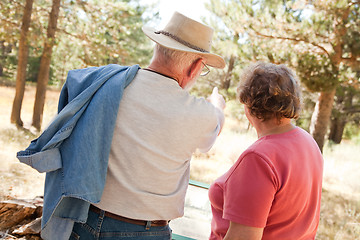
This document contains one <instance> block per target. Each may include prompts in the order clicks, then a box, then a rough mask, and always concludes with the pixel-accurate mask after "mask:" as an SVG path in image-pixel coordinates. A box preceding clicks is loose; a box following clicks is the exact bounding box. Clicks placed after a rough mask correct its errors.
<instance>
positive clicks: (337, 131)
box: [329, 115, 346, 144]
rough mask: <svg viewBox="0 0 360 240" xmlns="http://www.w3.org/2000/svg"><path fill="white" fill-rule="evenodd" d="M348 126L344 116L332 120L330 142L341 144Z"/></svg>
mask: <svg viewBox="0 0 360 240" xmlns="http://www.w3.org/2000/svg"><path fill="white" fill-rule="evenodd" d="M345 125H346V117H344V116H343V115H340V116H336V117H335V118H333V119H332V120H331V125H330V133H329V140H331V141H333V142H334V143H336V144H339V143H341V140H342V136H343V133H344V129H345Z"/></svg>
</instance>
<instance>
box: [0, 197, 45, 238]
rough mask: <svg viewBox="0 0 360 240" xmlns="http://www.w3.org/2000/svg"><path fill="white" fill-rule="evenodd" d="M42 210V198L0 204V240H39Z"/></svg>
mask: <svg viewBox="0 0 360 240" xmlns="http://www.w3.org/2000/svg"><path fill="white" fill-rule="evenodd" d="M42 208H43V198H42V197H37V198H35V199H30V200H27V199H11V200H7V201H2V202H0V239H6V240H10V239H18V240H20V239H21V240H25V239H26V240H39V239H41V238H40V230H41V215H42Z"/></svg>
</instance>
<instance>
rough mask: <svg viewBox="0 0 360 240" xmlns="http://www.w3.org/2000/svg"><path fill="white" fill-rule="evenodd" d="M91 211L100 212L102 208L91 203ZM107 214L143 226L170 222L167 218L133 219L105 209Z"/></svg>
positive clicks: (162, 225)
mask: <svg viewBox="0 0 360 240" xmlns="http://www.w3.org/2000/svg"><path fill="white" fill-rule="evenodd" d="M90 211H92V212H94V213H97V214H100V212H101V211H102V210H101V209H100V208H98V207H95V206H94V205H90ZM105 216H107V217H109V218H112V219H116V220H119V221H123V222H127V223H132V224H136V225H142V226H148V225H149V223H150V224H151V226H153V227H164V226H166V225H168V224H169V221H166V220H156V221H146V220H137V219H131V218H127V217H123V216H119V215H116V214H113V213H111V212H106V211H105Z"/></svg>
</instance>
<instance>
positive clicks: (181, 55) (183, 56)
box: [153, 44, 200, 66]
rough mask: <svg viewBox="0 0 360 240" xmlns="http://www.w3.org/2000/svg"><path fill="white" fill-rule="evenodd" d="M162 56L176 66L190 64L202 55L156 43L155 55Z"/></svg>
mask: <svg viewBox="0 0 360 240" xmlns="http://www.w3.org/2000/svg"><path fill="white" fill-rule="evenodd" d="M160 56H161V58H163V60H164V61H165V62H166V63H168V64H173V65H174V66H179V65H180V66H183V65H186V66H188V65H190V64H191V63H193V62H194V61H195V60H196V59H197V58H199V57H200V56H199V55H198V54H195V53H190V52H183V51H178V50H174V49H170V48H166V47H163V46H161V45H159V44H156V45H155V49H154V56H153V57H154V58H155V57H160Z"/></svg>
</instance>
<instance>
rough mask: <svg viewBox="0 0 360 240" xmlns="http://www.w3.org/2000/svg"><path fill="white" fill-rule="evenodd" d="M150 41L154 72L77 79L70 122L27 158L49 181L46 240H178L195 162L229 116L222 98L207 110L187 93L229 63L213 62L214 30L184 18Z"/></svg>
mask: <svg viewBox="0 0 360 240" xmlns="http://www.w3.org/2000/svg"><path fill="white" fill-rule="evenodd" d="M143 31H144V33H145V34H146V35H147V36H148V37H149V38H150V39H152V40H153V41H155V42H156V46H155V49H154V56H153V59H152V61H151V63H150V65H149V66H148V67H147V68H144V69H139V67H138V66H132V67H121V66H118V65H108V66H104V67H100V68H89V69H85V70H74V71H70V72H69V75H68V79H67V83H66V84H65V86H64V88H63V90H62V93H61V96H60V101H59V116H58V118H60V119H64V118H65V119H67V120H66V121H65V120H57V119H55V121H54V122H53V123H52V125H50V127H49V129H47V130H45V132H44V133H43V135H42V136H40V138H39V139H37V140H36V141H33V143H32V145H31V146H30V147H29V148H28V149H27V150H26V151H23V152H19V153H18V157H19V159H20V160H21V161H22V162H24V163H27V164H29V165H32V166H33V167H35V168H37V169H38V170H39V171H40V170H41V171H46V172H48V174H47V179H46V187H45V199H44V213H43V222H42V229H43V230H42V237H43V238H44V239H68V238H69V237H70V239H86V240H90V239H103V237H104V239H105V238H106V239H123V238H124V239H125V238H126V239H171V229H170V228H169V225H168V222H169V221H170V220H172V219H175V218H178V217H181V216H182V215H183V212H184V199H185V193H186V190H187V186H188V181H189V167H190V159H191V155H192V153H193V152H194V151H195V150H196V149H200V151H203V152H206V151H208V150H209V149H210V148H211V146H212V145H213V143H214V141H215V139H216V137H217V135H218V134H219V133H220V131H221V129H222V126H223V122H224V115H223V109H224V107H225V101H224V99H223V97H222V96H221V95H219V94H218V93H217V89H215V90H214V91H213V94H212V95H211V97H210V98H208V100H205V99H204V98H196V97H194V96H191V95H190V94H189V93H188V92H187V91H186V90H187V89H189V88H190V87H191V86H192V84H193V83H195V81H196V79H197V78H198V77H199V76H200V75H205V74H207V73H208V71H209V69H208V67H207V65H209V66H212V67H216V68H223V67H224V66H225V63H224V60H223V59H222V58H221V57H220V56H217V55H215V54H212V53H210V52H209V51H210V48H211V38H212V33H213V30H212V29H211V28H210V27H208V26H205V25H203V24H201V23H199V22H196V21H194V20H192V19H190V18H187V17H185V16H184V15H182V14H180V13H178V12H175V13H174V15H173V17H172V18H171V20H170V22H169V23H168V24H167V26H166V27H165V28H164V29H163V30H161V31H157V30H155V29H152V28H149V27H143ZM125 87H126V88H125ZM120 99H121V101H120ZM74 109H76V110H74ZM78 115H79V116H78ZM74 119H75V120H74ZM75 123H76V124H75ZM53 128H56V129H57V130H56V131H57V132H56V131H53V132H52V130H51V129H53ZM69 129H71V132H68V131H69ZM50 132H51V134H50ZM55 132H56V133H55ZM45 138H46V139H47V140H43V139H45ZM54 139H55V140H54ZM58 139H61V140H58ZM42 142H45V143H46V144H44V143H42ZM44 145H45V146H44ZM40 146H41V147H40ZM35 152H40V153H41V154H42V155H45V157H41V159H40V160H39V159H38V158H39V156H38V155H37V154H38V153H36V154H34V153H35ZM29 153H30V154H29ZM29 155H30V156H29ZM49 156H50V157H49ZM46 157H47V158H49V159H51V161H49V160H47V162H46V163H41V164H40V163H39V162H41V161H44V159H45V158H46ZM30 158H31V160H29V159H30ZM54 159H58V160H56V161H54ZM49 162H50V163H49ZM34 165H36V166H34Z"/></svg>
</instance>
